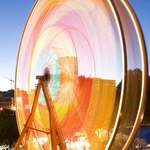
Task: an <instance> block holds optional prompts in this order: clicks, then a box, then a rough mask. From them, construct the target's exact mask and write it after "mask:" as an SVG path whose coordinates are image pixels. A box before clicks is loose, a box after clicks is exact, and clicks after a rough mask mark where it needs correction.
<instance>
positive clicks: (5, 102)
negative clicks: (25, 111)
mask: <svg viewBox="0 0 150 150" xmlns="http://www.w3.org/2000/svg"><path fill="white" fill-rule="evenodd" d="M14 108H15V102H14V90H8V91H4V92H2V91H0V110H2V109H14Z"/></svg>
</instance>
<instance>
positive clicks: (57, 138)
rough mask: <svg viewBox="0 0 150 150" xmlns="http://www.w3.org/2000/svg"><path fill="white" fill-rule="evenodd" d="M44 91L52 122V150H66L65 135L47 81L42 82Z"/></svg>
mask: <svg viewBox="0 0 150 150" xmlns="http://www.w3.org/2000/svg"><path fill="white" fill-rule="evenodd" d="M42 89H43V93H44V96H45V100H46V104H47V108H48V112H49V122H50V133H51V134H50V135H51V143H52V150H57V147H58V146H59V149H60V150H66V149H67V148H66V144H65V142H64V140H63V135H62V132H61V128H60V126H59V124H58V118H57V115H56V112H55V109H54V105H53V103H52V99H51V97H50V94H49V92H48V89H47V84H46V82H45V81H42Z"/></svg>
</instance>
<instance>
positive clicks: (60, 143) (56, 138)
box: [14, 76, 67, 150]
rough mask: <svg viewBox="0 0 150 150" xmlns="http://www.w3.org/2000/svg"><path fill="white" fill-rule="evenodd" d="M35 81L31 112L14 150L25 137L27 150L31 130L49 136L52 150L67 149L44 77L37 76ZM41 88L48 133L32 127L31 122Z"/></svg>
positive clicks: (15, 149)
mask: <svg viewBox="0 0 150 150" xmlns="http://www.w3.org/2000/svg"><path fill="white" fill-rule="evenodd" d="M36 79H38V85H37V89H36V93H35V97H34V102H33V105H32V110H31V113H30V115H29V117H28V119H27V121H26V124H25V125H24V128H23V130H22V133H21V134H20V137H19V139H18V141H17V143H16V145H15V148H14V150H18V148H19V145H20V144H21V142H22V141H23V138H24V136H25V135H26V138H25V143H24V150H26V149H28V139H29V136H30V131H31V130H36V131H39V132H44V133H46V134H50V136H51V148H52V150H57V147H59V149H60V150H66V149H67V148H66V144H65V142H64V139H63V135H62V132H61V129H60V126H59V124H58V120H57V116H56V113H55V109H54V105H53V103H52V99H51V97H50V94H49V92H48V88H47V81H46V79H45V76H37V77H36ZM41 88H42V90H43V93H44V96H45V100H46V104H47V108H48V113H49V122H50V133H49V132H45V131H42V130H39V129H36V128H33V127H32V122H33V119H34V116H35V111H36V107H37V104H38V98H39V94H40V90H41Z"/></svg>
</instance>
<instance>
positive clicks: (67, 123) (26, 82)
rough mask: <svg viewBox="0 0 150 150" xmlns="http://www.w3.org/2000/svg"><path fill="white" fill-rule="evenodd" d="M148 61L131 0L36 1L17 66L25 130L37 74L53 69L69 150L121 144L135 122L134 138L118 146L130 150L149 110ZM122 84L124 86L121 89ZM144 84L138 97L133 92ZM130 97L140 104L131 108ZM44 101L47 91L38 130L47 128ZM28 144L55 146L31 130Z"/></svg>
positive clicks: (19, 107)
mask: <svg viewBox="0 0 150 150" xmlns="http://www.w3.org/2000/svg"><path fill="white" fill-rule="evenodd" d="M122 12H123V13H122ZM133 37H134V40H133ZM131 41H132V42H131ZM110 64H111V66H110ZM147 66H148V65H147V54H146V47H145V42H144V38H143V36H142V30H141V29H140V25H139V23H138V21H137V18H136V16H135V13H134V12H133V10H132V8H131V6H130V5H129V3H128V2H126V1H124V0H122V1H115V2H113V1H111V0H107V1H99V2H97V1H94V0H86V1H83V0H81V1H80V0H76V1H71V0H70V1H69V0H62V1H61V0H54V1H49V0H37V1H36V2H35V4H34V6H33V8H32V10H31V12H30V14H29V17H28V19H27V22H26V25H25V28H24V31H23V34H22V38H21V42H20V46H19V51H18V57H17V64H16V75H15V100H16V107H17V113H16V114H17V122H18V129H19V132H21V131H22V129H23V125H24V124H25V122H26V120H27V118H28V116H29V114H30V111H31V108H32V103H33V97H34V94H35V84H37V81H36V75H44V74H47V77H48V78H47V81H48V82H47V83H48V87H49V90H50V93H51V97H52V100H53V103H54V106H55V109H56V114H57V116H58V121H59V123H60V126H61V129H62V133H63V136H64V138H65V141H66V145H67V147H68V148H69V147H71V148H72V149H73V148H74V149H78V148H79V147H80V148H84V147H87V148H89V147H91V148H92V149H97V148H98V149H110V148H111V147H112V148H115V146H116V145H117V144H118V137H119V134H120V132H121V133H122V134H126V132H127V129H126V128H125V129H124V131H122V128H123V127H124V125H125V126H127V125H129V126H131V127H133V129H132V130H131V131H130V132H129V133H128V134H129V137H128V138H127V139H120V141H119V142H120V143H122V145H119V146H118V145H117V146H118V147H117V148H119V149H127V148H128V147H129V146H130V144H131V142H132V140H133V138H134V137H135V135H136V132H137V130H138V128H139V126H140V123H141V121H142V118H143V114H144V108H145V97H146V90H147V84H146V83H147V77H148V67H147ZM137 68H139V69H140V70H141V71H140V70H138V69H137ZM133 77H134V78H135V79H134V80H132V79H133ZM139 78H141V79H142V80H140V81H139ZM120 81H121V82H120ZM119 82H120V83H122V84H121V89H120V91H119V90H118V89H117V90H116V86H117V85H118V86H117V88H118V87H119ZM138 82H139V84H138ZM140 82H141V83H140ZM134 85H135V88H134V89H132V90H133V91H132V92H130V91H131V89H130V87H132V86H134ZM139 89H140V90H141V92H140V95H138V94H137V95H138V96H137V97H136V95H133V93H137V92H138V91H139ZM118 91H119V92H121V93H120V94H118V93H117V92H118ZM133 96H135V97H136V98H134V97H133ZM131 97H133V99H132V100H133V104H135V103H137V104H138V105H137V106H135V108H134V109H133V110H132V103H131V105H130V101H131V100H130V99H131ZM45 105H46V104H45V101H44V98H43V93H42V92H41V93H40V96H39V104H38V107H37V111H36V115H35V119H34V122H33V127H35V128H39V129H41V130H44V131H49V124H48V123H47V122H48V121H47V120H48V115H47V110H46V106H45ZM128 105H129V106H128ZM127 106H128V107H127ZM127 108H128V110H129V112H128V113H125V112H126V110H127ZM130 118H132V120H133V121H132V120H130ZM106 131H108V137H107V135H106ZM109 134H110V136H109ZM108 139H109V140H108ZM106 141H107V142H106ZM70 143H71V144H70ZM28 146H29V147H30V149H35V148H36V149H37V148H41V149H49V147H50V142H49V140H48V138H47V136H46V135H44V134H40V133H38V132H37V131H32V132H31V136H30V139H29V144H28ZM78 146H79V147H78Z"/></svg>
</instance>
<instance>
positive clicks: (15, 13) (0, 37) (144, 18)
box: [0, 0, 150, 91]
mask: <svg viewBox="0 0 150 150" xmlns="http://www.w3.org/2000/svg"><path fill="white" fill-rule="evenodd" d="M34 2H35V0H1V1H0V91H5V90H9V89H10V81H9V80H7V79H6V78H4V76H6V77H8V78H10V79H11V78H12V79H13V80H14V78H15V67H16V59H17V53H18V47H19V43H20V38H21V35H22V31H23V28H24V25H25V22H26V19H27V17H28V15H29V12H30V10H31V8H32V6H33V4H34ZM129 2H130V3H131V5H132V7H133V8H134V10H135V12H136V14H137V16H138V18H139V21H140V23H141V26H142V29H143V33H144V36H145V40H146V45H147V50H148V57H149V60H150V28H149V27H150V19H149V18H150V0H129ZM149 70H150V69H149ZM13 87H14V84H12V88H13Z"/></svg>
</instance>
